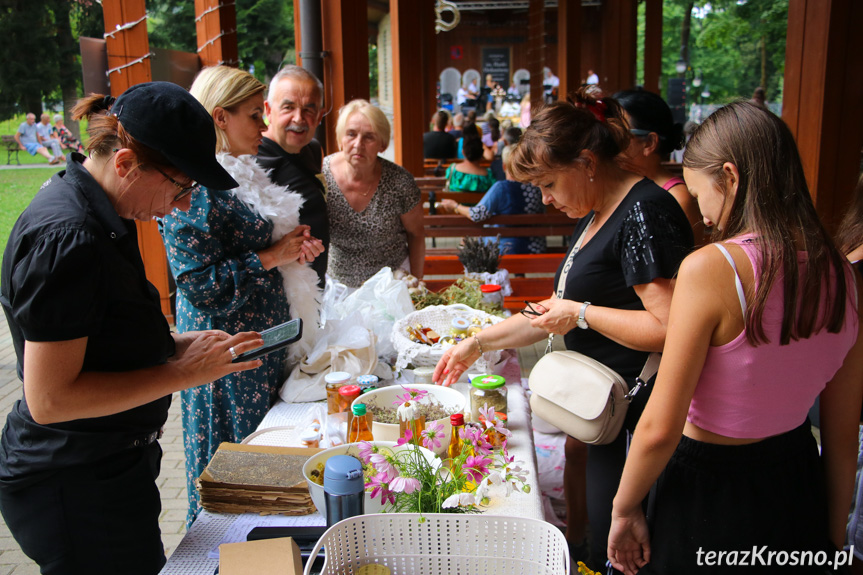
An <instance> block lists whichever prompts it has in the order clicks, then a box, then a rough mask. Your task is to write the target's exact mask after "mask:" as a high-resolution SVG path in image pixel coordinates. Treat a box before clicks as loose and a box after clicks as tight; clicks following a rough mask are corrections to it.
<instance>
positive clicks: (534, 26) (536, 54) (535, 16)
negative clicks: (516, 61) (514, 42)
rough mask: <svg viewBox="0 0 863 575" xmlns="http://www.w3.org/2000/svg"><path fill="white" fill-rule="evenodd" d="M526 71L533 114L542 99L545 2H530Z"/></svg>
mask: <svg viewBox="0 0 863 575" xmlns="http://www.w3.org/2000/svg"><path fill="white" fill-rule="evenodd" d="M527 20H528V23H527V38H528V39H527V42H528V46H529V47H528V49H527V54H528V56H527V71H528V72H530V109H531V110H532V111H533V112H535V111H536V110H537V109H538V108H539V107H540V106H542V105H543V104H544V103H545V101H544V99H543V89H542V82H543V79H544V76H543V74H542V69H543V67H544V66H545V0H530V3H529V4H528V16H527Z"/></svg>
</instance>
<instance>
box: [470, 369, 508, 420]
mask: <svg viewBox="0 0 863 575" xmlns="http://www.w3.org/2000/svg"><path fill="white" fill-rule="evenodd" d="M470 385H471V388H470V415H471V420H472V421H479V410H480V408H482V407H484V406H486V405H488V406H489V407H491V408H493V409H494V411H496V412H500V413H503V414H504V415H506V380H505V379H504V378H503V377H501V376H499V375H478V376H476V377H475V378H473V380H471V382H470Z"/></svg>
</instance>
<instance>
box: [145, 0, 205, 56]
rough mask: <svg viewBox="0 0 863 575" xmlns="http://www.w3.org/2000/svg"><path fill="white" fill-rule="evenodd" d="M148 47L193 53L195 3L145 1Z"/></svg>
mask: <svg viewBox="0 0 863 575" xmlns="http://www.w3.org/2000/svg"><path fill="white" fill-rule="evenodd" d="M147 14H148V18H147V35H148V39H149V41H150V45H151V46H152V47H154V48H162V49H163V50H180V51H181V52H195V51H196V50H197V48H198V42H197V35H196V34H197V33H196V31H195V3H194V2H189V1H188V0H147Z"/></svg>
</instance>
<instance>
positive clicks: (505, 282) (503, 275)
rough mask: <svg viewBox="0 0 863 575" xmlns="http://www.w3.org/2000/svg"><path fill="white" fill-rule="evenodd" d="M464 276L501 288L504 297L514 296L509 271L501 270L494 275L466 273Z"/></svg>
mask: <svg viewBox="0 0 863 575" xmlns="http://www.w3.org/2000/svg"><path fill="white" fill-rule="evenodd" d="M464 275H465V276H466V277H469V278H471V279H475V280H479V281H481V282H482V283H484V284H495V285H499V286H500V293H501V295H502V296H504V297H506V296H510V295H512V285H510V283H509V270H506V269H504V268H500V269H499V270H497V271H496V272H494V273H489V272H469V271H467V270H465V271H464Z"/></svg>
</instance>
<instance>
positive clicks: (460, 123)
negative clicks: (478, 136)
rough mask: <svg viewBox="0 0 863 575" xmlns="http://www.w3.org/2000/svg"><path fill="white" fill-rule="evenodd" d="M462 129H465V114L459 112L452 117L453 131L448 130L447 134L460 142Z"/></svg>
mask: <svg viewBox="0 0 863 575" xmlns="http://www.w3.org/2000/svg"><path fill="white" fill-rule="evenodd" d="M462 128H464V114H462V113H461V112H459V113H458V114H456V115H455V116H453V117H452V129H451V130H447V131H446V133H447V134H449V135H450V136H452V137H453V138H455V139H456V140H458V139H459V138H461V134H462Z"/></svg>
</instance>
